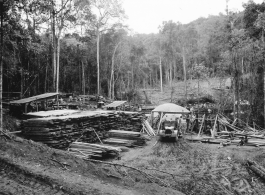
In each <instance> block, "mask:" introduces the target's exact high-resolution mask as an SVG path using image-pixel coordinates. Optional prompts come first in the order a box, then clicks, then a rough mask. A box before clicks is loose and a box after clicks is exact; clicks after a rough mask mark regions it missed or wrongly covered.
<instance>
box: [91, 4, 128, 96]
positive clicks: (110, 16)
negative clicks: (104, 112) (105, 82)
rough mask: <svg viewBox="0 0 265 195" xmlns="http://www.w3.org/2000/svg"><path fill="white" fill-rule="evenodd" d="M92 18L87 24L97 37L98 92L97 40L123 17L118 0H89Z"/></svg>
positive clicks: (98, 74) (98, 70)
mask: <svg viewBox="0 0 265 195" xmlns="http://www.w3.org/2000/svg"><path fill="white" fill-rule="evenodd" d="M90 4H91V6H92V12H93V14H94V16H95V17H94V18H93V19H92V20H91V21H90V23H89V24H88V26H90V28H91V27H92V29H94V31H95V33H96V37H97V94H100V63H99V51H100V50H99V41H100V35H101V33H102V32H104V31H107V30H110V29H112V28H115V27H116V26H117V25H118V24H120V23H119V22H120V21H121V20H122V19H123V17H124V10H123V9H122V4H121V1H120V0H91V1H90Z"/></svg>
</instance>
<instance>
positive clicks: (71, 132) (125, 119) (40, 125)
mask: <svg viewBox="0 0 265 195" xmlns="http://www.w3.org/2000/svg"><path fill="white" fill-rule="evenodd" d="M143 118H144V115H143V114H139V113H135V112H107V111H105V112H104V111H101V112H97V111H95V112H93V111H83V112H79V113H75V114H70V115H67V116H56V117H55V116H53V117H46V118H45V117H43V118H32V119H28V120H24V121H23V122H22V126H21V127H22V133H23V135H24V136H25V137H26V138H28V139H32V140H34V141H38V142H42V143H45V144H47V145H49V146H51V147H54V148H67V147H68V146H69V144H70V143H72V142H74V141H76V140H80V141H83V142H89V143H95V142H97V141H98V140H99V139H98V138H100V139H104V138H106V137H107V136H106V134H107V132H108V131H109V130H111V129H120V130H126V131H133V132H140V131H141V125H142V123H141V122H142V120H143Z"/></svg>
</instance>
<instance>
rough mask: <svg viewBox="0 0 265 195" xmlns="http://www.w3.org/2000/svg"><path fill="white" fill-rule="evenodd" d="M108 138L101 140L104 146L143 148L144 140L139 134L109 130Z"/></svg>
mask: <svg viewBox="0 0 265 195" xmlns="http://www.w3.org/2000/svg"><path fill="white" fill-rule="evenodd" d="M108 134H109V138H108V139H105V140H103V142H104V143H105V144H110V145H119V146H127V147H135V146H143V145H145V144H146V138H145V137H143V136H142V134H141V133H140V132H132V131H121V130H110V131H109V133H108Z"/></svg>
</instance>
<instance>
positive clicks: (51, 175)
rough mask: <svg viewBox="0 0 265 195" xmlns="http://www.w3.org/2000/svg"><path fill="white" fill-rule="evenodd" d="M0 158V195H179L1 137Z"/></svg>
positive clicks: (112, 169) (29, 143)
mask: <svg viewBox="0 0 265 195" xmlns="http://www.w3.org/2000/svg"><path fill="white" fill-rule="evenodd" d="M0 156H1V157H0V164H1V167H2V168H1V178H0V181H1V182H0V188H1V189H3V190H2V191H1V193H0V194H14V195H15V194H16V195H17V194H58V195H59V194H75V195H76V194H92V195H97V194H102V195H103V194H104V195H105V194H115V195H116V194H121V195H123V194H126V195H127V194H128V195H130V194H135V195H138V194H182V193H180V192H178V191H176V190H174V189H170V188H165V187H162V186H160V185H158V184H156V183H148V182H144V183H142V182H141V181H142V180H143V179H142V178H141V177H140V178H138V177H131V176H130V175H129V174H127V175H123V174H122V171H121V168H117V169H116V168H115V167H113V166H108V165H104V164H101V163H100V164H96V163H90V162H85V161H83V160H82V159H79V158H77V157H74V156H71V155H69V154H67V153H66V152H64V151H60V150H55V149H51V148H49V147H47V146H45V145H43V144H39V143H35V142H32V141H28V140H24V139H21V138H14V139H12V140H6V139H2V137H1V138H0ZM125 172H126V171H124V173H125Z"/></svg>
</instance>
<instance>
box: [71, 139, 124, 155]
mask: <svg viewBox="0 0 265 195" xmlns="http://www.w3.org/2000/svg"><path fill="white" fill-rule="evenodd" d="M68 152H69V153H70V154H73V155H75V156H78V157H81V158H85V159H86V158H106V157H111V156H119V154H120V152H121V149H120V148H118V147H112V146H107V145H104V144H89V143H83V142H73V143H71V145H70V146H69V148H68Z"/></svg>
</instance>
